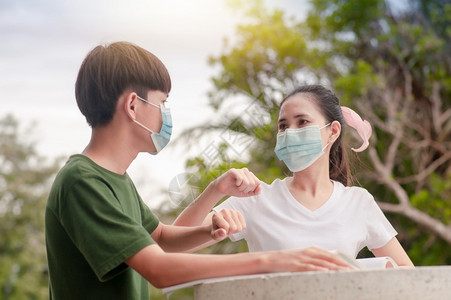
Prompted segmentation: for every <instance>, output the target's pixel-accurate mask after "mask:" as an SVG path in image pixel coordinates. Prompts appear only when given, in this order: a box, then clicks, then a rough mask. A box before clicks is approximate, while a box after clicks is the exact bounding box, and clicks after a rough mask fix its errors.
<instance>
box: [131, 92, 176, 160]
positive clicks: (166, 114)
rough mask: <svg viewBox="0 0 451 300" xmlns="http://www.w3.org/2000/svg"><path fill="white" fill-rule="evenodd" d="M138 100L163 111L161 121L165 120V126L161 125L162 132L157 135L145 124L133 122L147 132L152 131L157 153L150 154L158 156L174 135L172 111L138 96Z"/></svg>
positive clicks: (151, 134) (151, 135) (151, 136)
mask: <svg viewBox="0 0 451 300" xmlns="http://www.w3.org/2000/svg"><path fill="white" fill-rule="evenodd" d="M138 99H140V100H142V101H144V102H146V103H147V104H150V105H153V106H155V107H156V108H159V109H160V111H161V119H162V120H163V124H162V125H161V130H160V132H159V133H156V132H154V131H152V130H151V129H149V128H147V127H146V126H144V125H143V124H141V123H139V122H138V121H136V120H133V121H134V122H135V123H137V124H138V125H140V126H141V127H142V128H144V129H146V130H147V131H150V138H151V139H152V142H153V144H154V146H155V149H156V150H157V151H156V152H150V154H153V155H156V154H158V152H160V151H161V150H162V149H163V148H164V147H166V145H167V144H168V143H169V141H170V140H171V134H172V117H171V110H170V109H169V108H166V107H164V105H163V104H160V106H157V105H155V104H153V103H151V102H149V101H147V100H146V99H143V98H141V97H139V96H138Z"/></svg>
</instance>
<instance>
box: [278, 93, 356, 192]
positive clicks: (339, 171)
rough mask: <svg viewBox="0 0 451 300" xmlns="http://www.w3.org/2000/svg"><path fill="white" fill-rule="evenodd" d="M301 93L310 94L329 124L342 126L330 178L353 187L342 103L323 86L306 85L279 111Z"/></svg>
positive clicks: (331, 161)
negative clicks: (344, 136) (336, 122)
mask: <svg viewBox="0 0 451 300" xmlns="http://www.w3.org/2000/svg"><path fill="white" fill-rule="evenodd" d="M300 93H303V94H308V95H309V96H310V99H312V100H313V101H315V103H316V105H317V107H318V108H319V110H320V111H321V113H322V115H323V116H324V117H325V119H326V120H327V123H331V122H333V121H338V122H339V123H340V124H341V132H340V136H339V137H338V138H337V140H336V141H335V142H334V144H333V145H332V147H331V149H330V157H329V177H330V178H331V179H332V180H335V181H339V182H341V183H343V184H344V185H345V186H348V185H351V184H352V176H351V172H350V167H349V160H348V155H347V153H346V150H345V147H344V144H343V134H344V131H345V127H346V122H345V120H344V118H343V114H342V112H341V106H340V102H339V100H338V98H337V96H335V94H334V93H333V92H332V91H331V90H329V89H327V88H325V87H323V86H322V85H305V86H301V87H299V88H297V89H295V90H294V91H292V92H291V93H290V94H288V95H287V96H286V97H285V98H284V99H283V100H282V102H281V103H280V106H279V109H280V107H282V104H283V103H284V102H285V101H286V100H287V99H289V98H290V97H291V96H294V95H296V94H300Z"/></svg>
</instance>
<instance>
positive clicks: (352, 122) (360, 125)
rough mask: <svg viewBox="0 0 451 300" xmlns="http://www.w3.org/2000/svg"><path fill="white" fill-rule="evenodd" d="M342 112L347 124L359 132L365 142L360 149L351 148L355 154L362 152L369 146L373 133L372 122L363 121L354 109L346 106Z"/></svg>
mask: <svg viewBox="0 0 451 300" xmlns="http://www.w3.org/2000/svg"><path fill="white" fill-rule="evenodd" d="M341 112H342V113H343V117H344V119H345V122H346V124H348V125H349V126H351V127H352V128H354V129H355V130H357V133H358V134H359V136H360V137H361V138H362V140H363V144H362V146H360V148H358V149H355V148H351V149H352V150H353V151H354V152H362V151H363V150H365V149H366V148H368V146H369V144H370V143H369V139H370V137H371V134H372V132H373V130H372V128H371V124H370V122H368V121H367V120H362V118H361V117H360V116H359V115H358V114H357V113H356V112H355V111H353V110H352V109H350V108H349V107H346V106H342V107H341Z"/></svg>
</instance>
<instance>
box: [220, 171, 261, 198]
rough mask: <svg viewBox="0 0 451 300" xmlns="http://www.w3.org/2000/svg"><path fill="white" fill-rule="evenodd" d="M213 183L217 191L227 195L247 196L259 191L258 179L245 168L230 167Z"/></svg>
mask: <svg viewBox="0 0 451 300" xmlns="http://www.w3.org/2000/svg"><path fill="white" fill-rule="evenodd" d="M213 183H214V187H215V189H216V191H217V192H219V193H221V194H224V195H228V196H235V197H249V196H254V195H257V194H258V193H260V191H261V186H260V180H259V179H258V178H257V177H256V176H255V175H254V173H252V172H251V171H249V170H248V169H247V168H243V169H230V170H228V171H227V172H226V173H224V174H222V175H221V176H220V177H218V178H216V179H215V181H214V182H213Z"/></svg>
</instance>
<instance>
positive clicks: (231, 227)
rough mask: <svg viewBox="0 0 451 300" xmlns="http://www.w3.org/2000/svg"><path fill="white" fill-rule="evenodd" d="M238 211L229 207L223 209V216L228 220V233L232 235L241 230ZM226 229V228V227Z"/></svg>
mask: <svg viewBox="0 0 451 300" xmlns="http://www.w3.org/2000/svg"><path fill="white" fill-rule="evenodd" d="M236 213H237V212H236V211H235V210H229V209H223V210H221V214H222V217H223V218H224V220H225V221H226V222H227V225H228V227H227V229H226V230H227V235H231V234H233V233H235V232H238V231H241V229H239V228H240V227H241V226H240V224H237V223H239V221H238V219H237V217H236ZM224 229H225V228H224Z"/></svg>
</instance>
